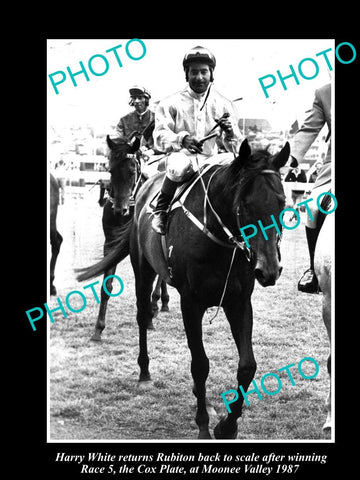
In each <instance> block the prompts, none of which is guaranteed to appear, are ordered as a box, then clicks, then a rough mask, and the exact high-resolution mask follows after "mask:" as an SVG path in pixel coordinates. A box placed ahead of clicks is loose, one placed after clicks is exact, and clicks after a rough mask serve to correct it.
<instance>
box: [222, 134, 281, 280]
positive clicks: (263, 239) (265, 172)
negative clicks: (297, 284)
mask: <svg viewBox="0 0 360 480" xmlns="http://www.w3.org/2000/svg"><path fill="white" fill-rule="evenodd" d="M289 154H290V146H289V144H288V143H286V144H285V146H284V147H283V149H282V150H281V151H280V152H279V153H277V154H276V155H271V154H270V153H269V152H268V151H267V150H257V151H254V152H253V153H252V152H251V149H250V147H249V144H248V142H247V140H244V141H243V143H242V144H241V147H240V151H239V156H238V157H237V158H236V159H235V160H234V161H233V163H232V165H231V170H232V174H233V178H236V179H237V185H236V195H235V203H234V208H235V209H236V213H237V218H238V225H237V226H238V228H239V229H240V232H242V233H243V238H244V240H245V234H246V243H247V244H248V245H250V247H251V250H252V251H253V252H254V254H255V262H256V263H255V278H256V279H257V280H258V282H259V283H260V284H261V285H262V286H264V287H266V286H269V285H275V283H276V281H277V279H278V278H279V276H280V274H281V271H282V267H281V264H280V250H279V245H278V244H279V239H280V233H281V229H282V225H281V223H280V220H279V214H280V213H281V211H282V210H283V208H284V205H285V195H284V189H283V186H282V183H281V178H280V173H279V169H280V168H281V167H283V166H284V165H285V163H286V161H287V160H288V158H289ZM246 226H248V228H247V229H245V228H244V227H246ZM267 227H268V228H267ZM241 229H242V230H241Z"/></svg>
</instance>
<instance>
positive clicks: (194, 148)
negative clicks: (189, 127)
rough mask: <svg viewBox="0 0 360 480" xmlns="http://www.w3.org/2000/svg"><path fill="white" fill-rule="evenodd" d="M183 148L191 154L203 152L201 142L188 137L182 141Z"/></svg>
mask: <svg viewBox="0 0 360 480" xmlns="http://www.w3.org/2000/svg"><path fill="white" fill-rule="evenodd" d="M182 146H183V147H184V148H186V149H187V150H189V152H191V153H201V152H202V143H201V142H199V140H197V139H196V138H195V137H191V136H190V135H186V137H184V139H183V141H182Z"/></svg>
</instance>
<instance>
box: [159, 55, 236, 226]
mask: <svg viewBox="0 0 360 480" xmlns="http://www.w3.org/2000/svg"><path fill="white" fill-rule="evenodd" d="M215 65H216V60H215V57H214V55H213V54H212V53H211V52H210V51H209V50H208V49H206V48H203V47H200V46H198V47H194V48H192V49H191V50H190V51H189V52H188V53H186V55H185V57H184V60H183V67H184V70H185V77H186V81H187V82H188V86H187V87H186V88H185V89H184V90H182V91H180V92H177V93H175V94H174V95H171V96H170V97H168V98H166V99H164V100H163V101H161V102H160V103H159V105H158V107H157V109H156V113H155V129H154V132H153V138H154V145H155V148H156V150H158V151H160V152H164V153H166V154H168V156H167V172H166V175H165V177H164V180H163V184H162V187H161V192H160V195H159V197H158V200H157V204H156V207H155V209H154V216H153V220H152V227H153V229H154V230H155V232H157V233H159V234H161V235H164V234H165V231H166V222H167V214H168V208H169V205H170V203H171V200H172V198H173V196H174V194H175V191H176V189H177V187H178V185H179V184H180V183H183V182H185V181H186V180H188V179H189V178H190V177H191V176H192V174H193V173H194V172H195V171H197V170H198V169H199V166H201V165H203V164H204V163H205V162H206V161H207V160H208V159H209V157H212V159H211V163H224V162H226V161H230V160H233V158H234V155H237V152H238V151H239V147H240V144H241V140H242V138H241V134H240V131H239V128H238V125H237V120H236V115H235V111H234V108H233V105H232V103H231V102H230V100H227V99H226V98H225V97H223V96H222V95H221V94H220V93H218V92H217V91H216V90H215V89H214V87H213V83H212V82H213V80H214V78H213V71H214V68H215ZM217 127H219V128H220V132H219V133H216V132H215V129H216V128H217ZM205 137H210V138H205ZM205 140H206V143H204V142H205ZM218 142H219V143H221V144H222V146H223V148H224V149H225V150H226V152H230V153H225V154H220V155H216V154H217V153H218V151H219V150H218ZM214 155H216V156H214Z"/></svg>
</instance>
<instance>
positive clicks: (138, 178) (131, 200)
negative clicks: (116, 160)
mask: <svg viewBox="0 0 360 480" xmlns="http://www.w3.org/2000/svg"><path fill="white" fill-rule="evenodd" d="M123 158H126V159H134V160H135V164H136V170H135V181H134V186H133V187H132V190H131V195H130V198H129V207H133V206H134V205H135V196H136V194H137V192H138V190H139V188H140V185H141V175H142V173H141V163H140V161H139V159H138V157H137V155H136V152H135V153H127V154H126V155H124V157H123ZM109 201H110V203H111V204H112V208H114V197H113V187H112V185H111V189H110V192H109Z"/></svg>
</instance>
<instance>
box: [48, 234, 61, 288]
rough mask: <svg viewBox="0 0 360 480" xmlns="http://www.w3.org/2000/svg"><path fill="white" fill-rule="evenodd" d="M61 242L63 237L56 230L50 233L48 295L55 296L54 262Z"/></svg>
mask: <svg viewBox="0 0 360 480" xmlns="http://www.w3.org/2000/svg"><path fill="white" fill-rule="evenodd" d="M62 241H63V237H62V236H61V235H60V233H59V232H58V231H57V230H56V228H55V230H53V231H51V232H50V243H51V259H50V295H56V288H55V285H54V278H55V265H56V260H57V257H58V255H59V252H60V247H61V244H62Z"/></svg>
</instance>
